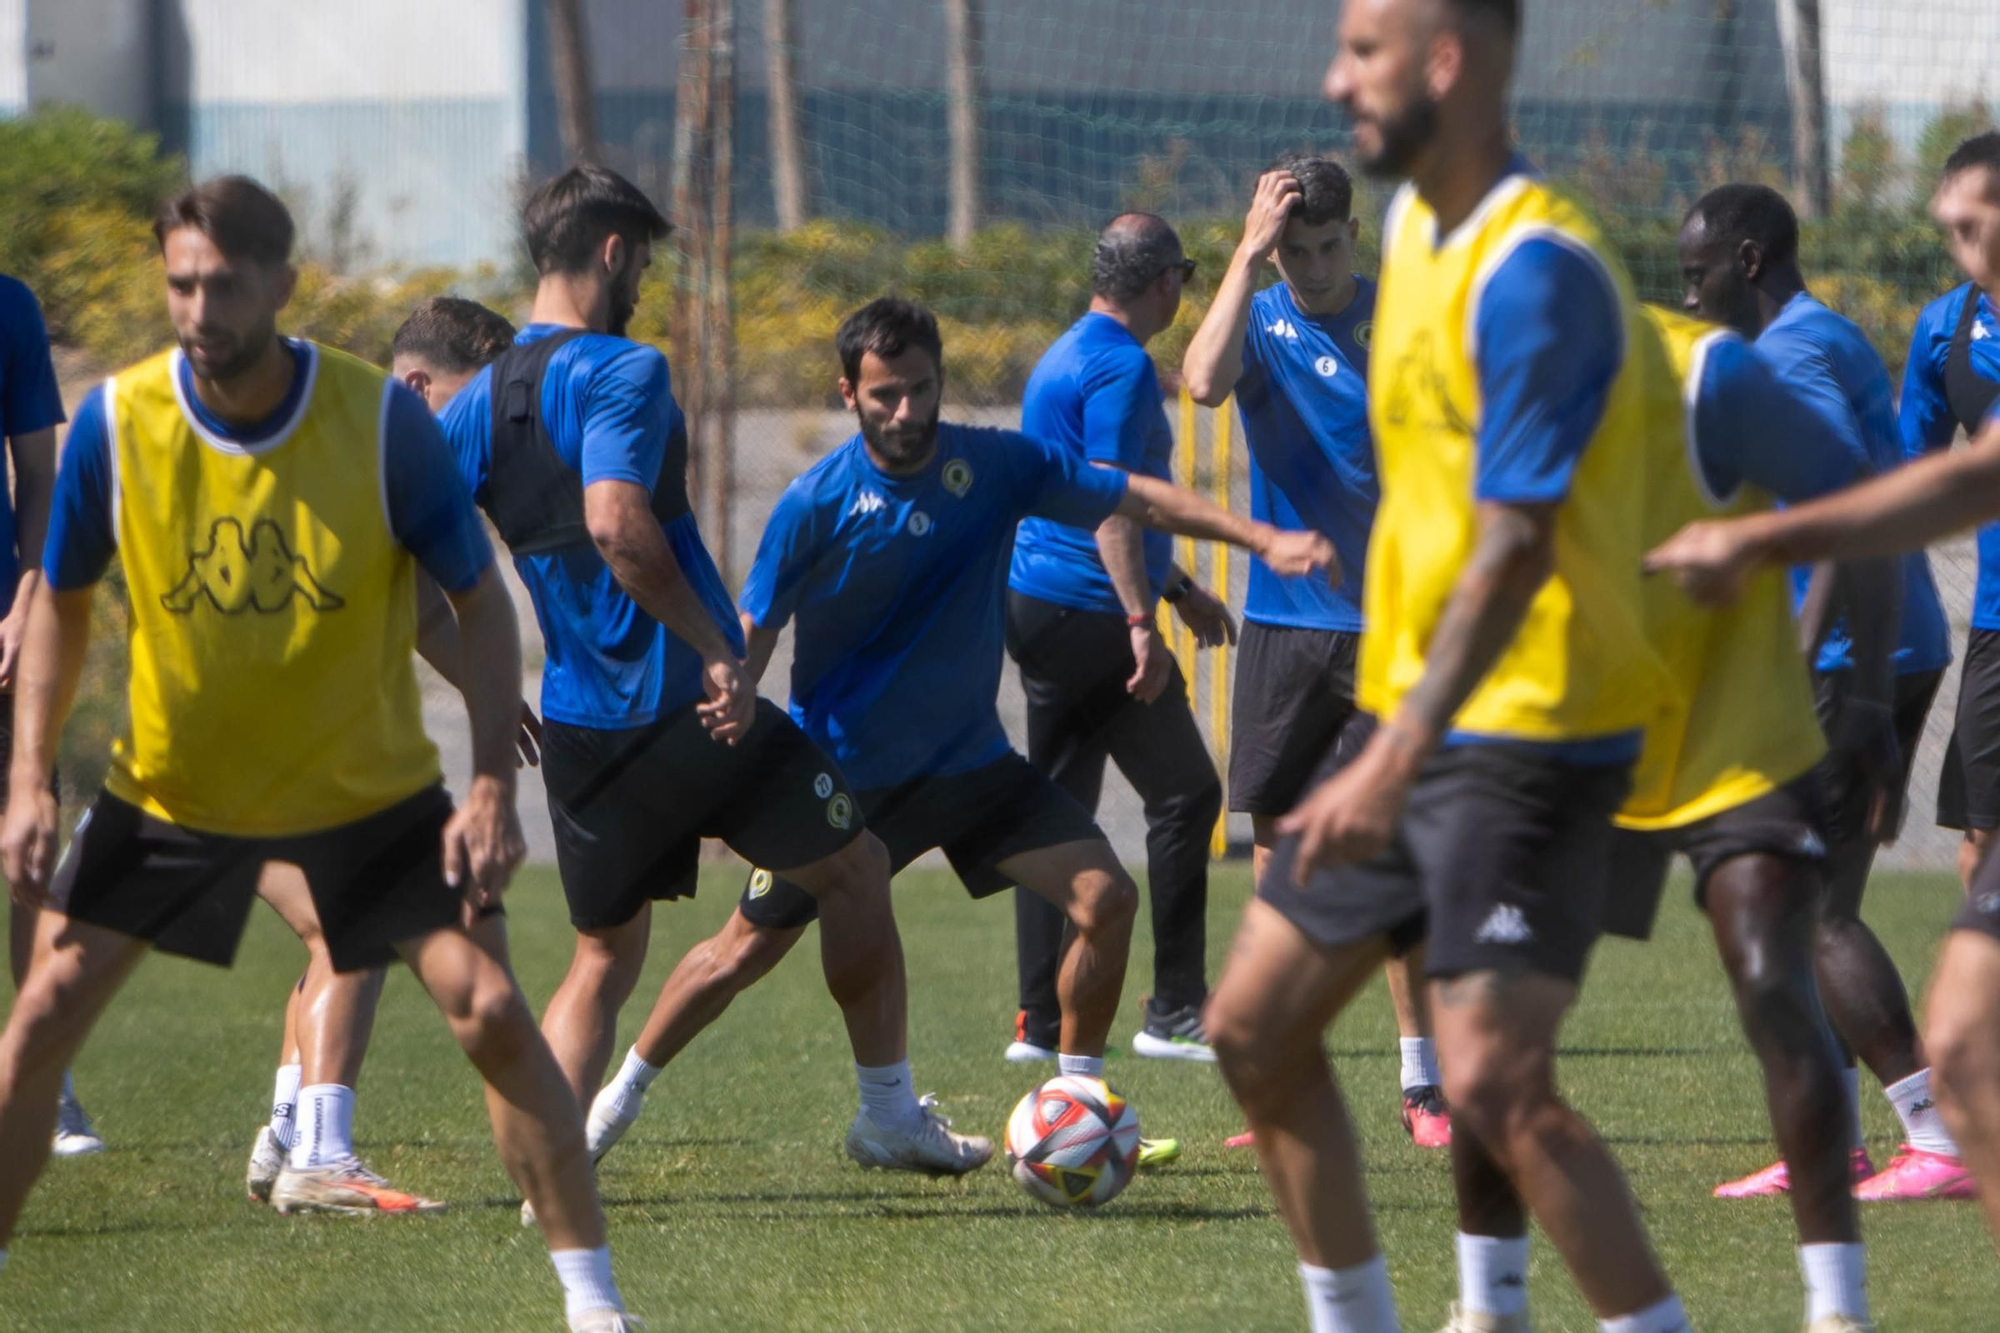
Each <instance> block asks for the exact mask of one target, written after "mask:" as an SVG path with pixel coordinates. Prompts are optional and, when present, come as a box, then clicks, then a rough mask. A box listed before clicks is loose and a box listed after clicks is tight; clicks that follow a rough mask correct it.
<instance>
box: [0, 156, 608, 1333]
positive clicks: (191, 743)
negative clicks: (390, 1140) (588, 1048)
mask: <svg viewBox="0 0 2000 1333" xmlns="http://www.w3.org/2000/svg"><path fill="white" fill-rule="evenodd" d="M155 232H156V234H157V236H158V238H159V241H160V244H161V248H162V253H163V256H164V260H165V270H166V280H167V307H168V312H169V314H170V315H171V317H172V319H173V324H174V331H175V333H176V335H177V337H178V339H179V342H180V346H179V347H178V348H176V349H174V350H173V351H171V352H167V353H162V354H161V355H159V356H157V357H154V358H152V359H150V360H147V361H143V362H141V363H140V364H138V365H137V366H133V367H131V368H129V369H127V370H124V371H121V372H119V373H118V374H117V375H115V376H113V377H112V378H111V379H110V380H108V381H107V382H106V383H105V385H104V386H103V387H102V388H100V389H98V390H95V391H93V392H92V393H91V394H90V395H89V396H88V397H87V398H86V399H85V400H84V402H83V404H82V405H81V406H80V407H79V409H78V412H77V420H76V422H75V424H74V426H73V427H72V429H71V432H70V438H69V443H68V447H67V448H66V449H65V450H64V454H63V461H62V469H61V472H60V475H59V478H58V481H57V485H56V493H55V498H54V504H53V518H52V521H51V524H50V530H49V540H48V546H47V552H46V556H45V563H44V571H45V583H44V586H43V587H42V588H41V589H39V590H37V592H36V594H35V600H34V604H33V608H32V610H31V612H30V616H29V623H28V634H27V638H26V640H25V642H24V644H23V647H22V654H21V699H20V711H19V717H18V723H19V730H18V736H17V739H18V744H17V745H16V747H15V750H14V755H13V762H12V774H11V792H12V796H11V799H10V801H9V803H8V806H7V814H6V819H5V823H4V826H0V854H3V855H4V858H5V863H6V869H7V873H8V879H9V880H10V881H11V882H12V884H13V887H14V893H15V894H16V895H17V896H18V897H20V898H22V899H24V900H27V901H30V902H37V901H41V902H45V904H46V906H45V910H44V912H43V917H42V922H41V925H40V930H39V933H38V935H37V937H36V941H35V959H34V964H33V966H32V967H31V968H30V969H29V973H28V980H27V985H26V987H25V988H24V989H23V990H22V992H21V994H20V995H19V997H17V999H16V1002H15V1006H14V1010H13V1012H12V1014H11V1015H10V1016H9V1018H8V1022H7V1027H6V1030H5V1032H4V1033H0V1244H4V1242H5V1240H6V1239H7V1238H8V1237H9V1236H11V1235H12V1233H13V1230H14V1227H15V1225H16V1224H17V1222H18V1221H19V1218H20V1212H21V1207H22V1204H23V1203H24V1201H25V1200H26V1198H27V1194H28V1191H29V1189H30V1188H31V1186H32V1185H33V1183H34V1180H35V1177H36V1176H37V1175H38V1174H39V1173H40V1170H41V1168H42V1165H43V1164H44V1162H45V1161H46V1157H47V1152H48V1144H49V1132H50V1128H51V1122H52V1121H53V1119H54V1117H55V1111H56V1095H57V1090H58V1088H59V1086H60V1084H61V1080H62V1070H63V1068H64V1067H65V1065H67V1063H68V1062H69V1060H70V1059H71V1058H72V1057H73V1056H74V1054H75V1053H76V1051H77V1049H78V1048H79V1047H80V1046H81V1045H82V1043H83V1041H84V1039H85V1038H86V1037H87V1035H88V1034H89V1031H90V1028H91V1026H92V1024H93V1023H94V1022H95V1021H96V1019H97V1017H98V1015H99V1014H100V1013H102V1012H103V1010H104V1007H105V1005H106V1004H107V1003H109V1001H110V1000H111V997H112V996H113V994H115V993H116V991H117V990H118V988H119V986H120V984H121V983H122V982H123V981H124V980H125V978H126V977H127V976H129V975H130V974H131V971H132V969H133V968H134V967H135V966H136V965H137V964H138V962H139V960H140V959H141V957H143V956H144V954H145V953H146V951H147V950H148V949H149V948H158V949H161V950H163V951H166V952H169V953H174V954H179V955H182V956H186V957H191V958H196V959H200V960H204V961H208V962H213V963H217V964H222V965H227V964H228V963H229V961H230V960H231V958H232V956H233V955H234V953H235V950H236V946H237V943H238V941H239V939H240V938H241V934H242V929H243V922H244V919H245V916H246V914H247V912H248V910H249V901H250V897H251V895H252V894H253V893H254V892H255V889H256V885H257V878H258V874H259V872H260V870H261V868H262V867H263V865H264V864H265V863H266V862H269V861H273V860H276V861H285V862H289V863H292V864H295V865H298V866H300V867H301V868H302V869H303V870H304V872H305V877H306V882H307V884H308V886H309V892H310V897H311V899H312V905H313V907H314V909H315V915H316V916H317V917H318V919H319V922H320V925H321V928H322V930H323V932H324V935H325V939H326V945H327V949H328V952H329V953H330V955H331V957H332V959H333V964H334V966H335V967H336V968H340V969H355V968H365V967H371V966H377V965H380V964H382V963H384V962H386V961H388V960H389V959H391V958H393V957H396V956H401V957H402V958H403V959H404V960H405V961H406V962H407V963H409V965H410V967H411V970H412V971H414V972H415V973H416V975H417V978H418V979H419V981H421V982H422V983H423V985H424V987H425V989H426V990H428V991H429V992H430V994H431V996H432V998H433V999H434V1000H435V1001H436V1003H437V1005H438V1007H439V1009H440V1010H441V1011H442V1012H443V1014H444V1015H445V1017H446V1019H447V1021H448V1022H449V1024H450V1026H451V1028H452V1032H453V1035H454V1036H455V1037H456V1038H457V1039H458V1041H459V1044H460V1045H461V1047H462V1048H463V1049H464V1050H465V1052H466V1054H467V1055H468V1056H469V1057H470V1058H471V1059H472V1061H473V1063H474V1064H475V1065H476V1066H477V1067H478V1069H479V1071H480V1073H481V1075H482V1076H483V1077H484V1079H485V1080H486V1087H487V1110H488V1114H489V1115H490V1116H491V1118H492V1122H493V1133H494V1140H495V1142H496V1144H497V1145H498V1147H499V1149H500V1153H501V1157H502V1159H503V1161H504V1162H505V1163H506V1165H507V1167H508V1169H509V1172H510V1174H512V1175H513V1177H514V1179H515V1182H516V1183H517V1184H518V1185H519V1186H520V1187H521V1189H522V1191H523V1192H524V1193H525V1194H526V1195H527V1196H528V1197H529V1198H530V1199H531V1200H533V1201H534V1202H535V1204H536V1205H537V1211H538V1214H539V1216H540V1217H541V1218H542V1223H543V1225H542V1231H543V1235H544V1237H545V1238H546V1239H547V1241H548V1243H549V1246H550V1249H551V1251H552V1253H553V1258H554V1261H555V1266H556V1270H557V1273H558V1275H559V1277H560V1278H561V1280H562V1285H563V1288H564V1292H565V1301H566V1307H567V1314H568V1318H569V1322H570V1327H571V1328H572V1329H573V1330H580V1331H581V1330H588V1331H590V1333H615V1331H616V1330H623V1329H625V1328H627V1327H628V1324H627V1322H626V1319H625V1316H624V1314H623V1305H622V1302H621V1300H620V1299H619V1296H618V1290H617V1287H616V1285H615V1284H614V1283H613V1281H612V1278H611V1259H610V1251H609V1249H608V1248H607V1247H606V1245H605V1239H604V1218H603V1214H602V1213H601V1212H600V1210H599V1208H598V1204H597V1195H596V1190H595V1187H594V1185H593V1183H592V1181H591V1177H590V1167H589V1159H588V1158H587V1157H586V1156H585V1155H584V1144H583V1118H582V1115H581V1113H580V1111H579V1110H578V1108H577V1105H576V1103H575V1101H574V1099H573V1098H572V1097H571V1096H570V1095H569V1094H568V1093H567V1091H566V1089H565V1088H564V1086H563V1083H562V1079H561V1072H560V1070H559V1069H558V1068H557V1066H556V1063H555V1061H554V1059H553V1058H552V1057H551V1056H550V1054H549V1049H548V1046H547V1044H546V1043H545V1042H543V1041H542V1040H541V1037H540V1034H539V1032H538V1031H537V1030H536V1027H535V1022H534V1015H533V1013H532V1012H531V1011H530V1010H529V1008H528V1005H527V1001H526V999H525V998H523V996H522V995H521V992H520V988H519V987H518V986H517V985H516V984H515V982H514V978H513V974H512V972H511V971H510V970H509V967H508V964H507V952H506V932H505V925H504V922H505V918H504V917H501V916H497V915H487V916H484V917H481V916H480V915H479V912H480V911H481V909H485V908H489V907H492V906H494V905H496V904H497V903H498V900H499V896H500V893H501V892H502V890H504V889H505V887H506V884H507V880H508V879H509V877H510V876H511V874H512V872H513V870H514V867H515V866H516V865H517V864H519V862H520V859H521V857H522V855H523V851H524V849H523V846H522V842H521V834H520V826H519V823H518V821H517V819H516V817H515V814H514V756H513V753H512V748H513V747H512V745H511V744H510V742H511V740H512V737H513V733H514V728H515V726H516V724H517V721H518V713H517V711H516V710H517V708H518V701H519V685H518V681H519V673H520V640H519V636H518V631H517V627H516V624H515V621H514V612H513V605H512V603H511V601H510V600H509V598H508V595H507V592H506V589H505V587H504V586H503V585H502V584H501V582H500V580H499V577H498V575H497V574H496V572H495V570H494V568H493V558H492V551H491V548H490V547H489V546H488V545H487V543H486V539H485V534H484V532H483V531H482V530H481V528H480V525H479V521H478V516H477V514H476V512H475V511H474V509H473V507H472V504H471V500H470V497H469V496H467V495H466V493H465V490H464V488H463V486H462V485H461V484H460V483H459V481H458V479H457V476H456V473H455V471H454V469H453V467H452V459H451V455H450V452H449V450H448V449H447V448H446V446H445V444H444V441H443V440H442V439H441V438H440V437H439V434H438V430H437V427H436V425H435V423H434V422H433V421H432V419H431V416H430V414H429V413H428V412H427V411H425V410H424V405H423V403H422V401H421V400H420V399H418V398H417V397H416V396H415V395H414V394H411V393H409V392H408V390H406V389H404V388H403V387H402V386H400V385H398V384H396V383H395V382H394V381H392V380H390V379H389V378H388V377H387V376H385V375H384V374H383V373H382V372H381V371H379V370H376V369H374V368H372V367H370V366H367V365H365V364H363V363H361V362H359V361H356V360H353V359H352V358H350V357H346V356H343V355H342V354H340V353H338V352H334V351H330V350H328V349H325V348H321V347H318V346H315V345H314V344H312V343H308V342H299V341H293V340H289V339H284V338H281V337H279V336H278V333H277V327H276V322H277V318H278V315H279V313H280V312H281V311H282V310H283V308H284V305H285V303H286V300H287V298H289V296H290V295H291V291H292V285H293V282H294V279H295V272H294V270H293V269H292V267H291V265H290V263H289V255H290V251H291V243H292V235H293V230H292V222H291V218H290V217H289V215H288V214H287V213H286V212H285V208H284V206H283V205H282V204H280V203H279V202H278V201H277V199H276V198H274V197H273V196H272V195H271V194H270V193H268V192H267V191H265V190H264V189H263V188H262V187H261V186H259V185H257V184H256V183H255V182H253V181H250V180H248V179H246V178H244V177H222V178H219V179H216V180H211V181H208V182H205V183H203V184H201V185H198V186H195V187H194V188H192V189H190V190H188V191H187V192H185V193H183V194H181V195H178V196H176V197H175V198H174V199H172V200H170V201H169V202H168V203H166V204H165V205H164V206H163V208H162V209H161V212H160V215H159V218H158V221H157V222H156V224H155ZM141 497H143V503H141V502H139V499H140V498H141ZM114 556H115V557H116V558H117V559H118V560H119V561H120V563H121V564H122V566H123V568H124V572H125V578H126V583H127V586H128V588H129V590H130V605H131V617H132V629H131V649H132V664H131V674H130V686H129V694H130V699H129V703H130V721H129V722H128V724H127V727H126V730H125V734H124V736H123V738H122V739H121V740H120V741H119V743H118V744H117V746H116V747H115V748H114V750H113V755H112V768H111V773H110V776H109V777H108V778H107V780H106V783H105V789H104V791H103V792H102V793H100V794H99V795H98V797H97V798H96V800H95V801H94V802H93V803H92V805H91V807H90V809H89V811H88V812H87V813H86V814H85V816H84V818H83V820H82V821H80V822H79V824H78V826H77V830H76V833H75V837H74V840H73V841H72V843H71V845H70V848H69V852H68V854H67V855H66V856H65V857H64V859H63V861H62V864H61V866H60V868H58V867H57V866H56V865H55V850H56V808H55V802H54V800H53V798H51V797H50V796H49V795H48V794H47V792H46V789H45V787H44V785H43V784H44V783H45V782H46V779H47V777H48V773H49V770H50V764H51V760H52V758H53V755H54V752H55V744H56V737H57V733H58V731H59V729H60V727H61V723H62V719H63V715H64V713H65V712H66V711H67V710H68V706H69V703H70V700H71V699H72V698H73V697H74V694H75V690H76V686H77V681H78V678H79V676H80V675H81V673H82V669H83V662H84V652H85V649H86V647H87V645H88V641H89V627H90V611H91V602H92V597H93V592H94V588H95V585H96V583H97V582H98V581H99V579H100V578H101V577H102V576H103V574H104V571H105V569H106V568H107V567H108V566H109V564H110V562H111V560H112V559H113V558H114ZM420 563H421V564H422V565H423V566H424V568H425V569H426V570H427V572H428V573H429V574H430V575H431V577H432V578H434V579H435V580H436V581H437V583H438V584H439V586H440V587H441V588H443V589H444V591H445V594H446V596H447V597H449V598H450V599H451V603H452V607H453V610H454V611H455V612H456V613H457V616H458V623H459V628H460V632H461V635H462V637H463V641H464V660H465V663H466V666H467V671H466V675H465V679H464V689H465V694H466V697H467V701H468V703H467V708H468V711H469V712H470V714H471V717H472V735H473V767H474V776H473V778H472V782H471V785H470V786H469V787H468V788H467V790H466V793H465V799H464V802H463V803H462V804H460V805H458V806H457V807H456V808H454V806H453V802H452V800H451V798H450V797H449V796H448V795H446V793H445V790H444V787H443V785H442V782H441V780H440V775H439V770H438V759H437V751H436V749H435V747H433V746H432V745H431V743H430V741H429V739H428V738H427V737H426V736H425V735H424V733H423V724H422V715H421V708H420V701H419V698H418V693H417V683H416V675H415V668H414V665H413V663H412V660H411V653H412V649H413V646H414V645H413V642H412V641H413V639H414V636H415V626H416V609H415V596H416V594H415V576H416V570H417V566H418V565H419V564H420ZM343 1173H344V1172H343V1168H339V1167H336V1168H330V1169H329V1170H328V1171H327V1172H326V1174H327V1175H328V1176H329V1177H336V1176H338V1175H340V1174H343Z"/></svg>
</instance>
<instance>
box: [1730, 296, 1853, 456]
mask: <svg viewBox="0 0 2000 1333" xmlns="http://www.w3.org/2000/svg"><path fill="white" fill-rule="evenodd" d="M1755 347H1756V351H1757V355H1758V356H1760V357H1762V358H1763V359H1764V364H1765V365H1767V366H1769V367H1770V368H1771V370H1772V371H1773V373H1775V374H1776V375H1777V377H1778V379H1779V381H1780V382H1781V383H1783V384H1784V386H1785V387H1786V388H1787V389H1789V390H1791V392H1792V394H1793V395H1794V396H1795V397H1797V398H1798V399H1799V400H1800V401H1801V402H1803V403H1804V404H1805V405H1806V406H1807V407H1809V408H1811V409H1812V411H1813V413H1814V414H1815V415H1816V416H1818V417H1819V419H1820V427H1821V429H1822V430H1824V431H1826V432H1828V433H1830V434H1831V436H1832V438H1833V440H1834V442H1835V443H1836V444H1838V445H1839V446H1840V447H1841V448H1842V449H1845V450H1846V451H1847V453H1848V454H1849V456H1850V457H1852V458H1853V459H1854V466H1855V468H1856V469H1857V470H1858V471H1859V472H1860V473H1868V472H1873V471H1874V470H1875V459H1874V455H1872V454H1871V453H1869V451H1868V439H1867V436H1866V435H1865V434H1863V432H1862V426H1861V419H1860V418H1859V417H1857V416H1856V415H1855V412H1854V404H1853V402H1851V401H1850V400H1849V399H1848V396H1847V390H1845V389H1844V388H1842V387H1841V384H1840V375H1839V372H1838V371H1836V370H1835V369H1834V364H1833V357H1832V354H1831V353H1830V351H1829V350H1828V348H1827V347H1826V346H1825V345H1824V344H1823V343H1820V342H1818V341H1816V340H1814V339H1813V338H1811V337H1809V336H1806V335H1805V333H1804V331H1803V330H1799V329H1796V328H1791V327H1779V326H1775V325H1774V326H1773V327H1771V328H1770V329H1767V330H1766V331H1765V333H1764V334H1763V336H1762V337H1760V338H1758V340H1757V342H1756V344H1755Z"/></svg>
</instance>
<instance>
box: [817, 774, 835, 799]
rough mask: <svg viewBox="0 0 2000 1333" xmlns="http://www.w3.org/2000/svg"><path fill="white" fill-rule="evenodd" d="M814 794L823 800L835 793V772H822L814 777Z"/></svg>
mask: <svg viewBox="0 0 2000 1333" xmlns="http://www.w3.org/2000/svg"><path fill="white" fill-rule="evenodd" d="M813 795H815V796H817V797H819V798H820V799H821V800H822V801H824V800H825V799H826V798H827V797H829V796H831V795H833V774H831V773H822V774H820V775H819V776H818V777H816V778H814V779H813Z"/></svg>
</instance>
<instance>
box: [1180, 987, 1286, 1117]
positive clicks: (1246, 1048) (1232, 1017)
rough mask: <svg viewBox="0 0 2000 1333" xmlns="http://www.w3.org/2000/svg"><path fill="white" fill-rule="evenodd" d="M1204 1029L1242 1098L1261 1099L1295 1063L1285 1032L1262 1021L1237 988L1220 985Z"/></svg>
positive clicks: (1212, 997)
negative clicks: (1239, 994) (1288, 1051)
mask: <svg viewBox="0 0 2000 1333" xmlns="http://www.w3.org/2000/svg"><path fill="white" fill-rule="evenodd" d="M1202 1026H1203V1030H1204V1031H1206V1032H1207V1033H1208V1043H1209V1046H1210V1048H1211V1049H1212V1050H1214V1052H1215V1059H1216V1063H1217V1064H1218V1065H1220V1066H1221V1068H1222V1076H1223V1078H1224V1079H1226V1080H1228V1083H1229V1086H1230V1089H1231V1091H1233V1092H1234V1093H1235V1094H1236V1096H1237V1098H1238V1099H1239V1100H1242V1101H1245V1102H1246V1103H1247V1102H1251V1101H1257V1100H1261V1099H1262V1098H1263V1097H1265V1096H1266V1095H1268V1094H1269V1093H1270V1092H1271V1091H1272V1090H1273V1089H1274V1088H1275V1086H1276V1085H1278V1084H1280V1083H1282V1082H1283V1081H1284V1074H1285V1072H1286V1070H1287V1069H1288V1068H1289V1067H1290V1066H1291V1065H1292V1063H1293V1062H1292V1061H1291V1059H1290V1058H1289V1057H1288V1056H1287V1055H1286V1053H1285V1051H1284V1049H1283V1048H1284V1046H1285V1042H1284V1041H1283V1034H1279V1033H1275V1032H1273V1031H1271V1030H1270V1025H1269V1024H1265V1023H1259V1022H1257V1020H1256V1016H1255V1014H1253V1013H1252V1011H1251V1009H1250V1006H1248V1005H1247V1004H1245V1003H1243V1002H1242V999H1241V998H1240V997H1239V996H1238V995H1237V994H1236V993H1235V991H1234V989H1233V988H1223V989H1218V990H1216V991H1214V992H1213V993H1211V994H1210V995H1209V997H1208V1004H1207V1005H1206V1006H1205V1007H1204V1008H1203V1010H1202Z"/></svg>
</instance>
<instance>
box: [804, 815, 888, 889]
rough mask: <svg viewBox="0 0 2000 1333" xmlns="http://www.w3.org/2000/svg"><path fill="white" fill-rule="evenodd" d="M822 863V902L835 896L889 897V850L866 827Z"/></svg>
mask: <svg viewBox="0 0 2000 1333" xmlns="http://www.w3.org/2000/svg"><path fill="white" fill-rule="evenodd" d="M822 864H823V867H824V870H825V874H824V876H823V877H822V881H823V886H822V887H821V888H820V891H819V898H820V901H821V902H822V903H824V902H825V901H826V899H827V898H828V897H829V896H833V895H839V896H841V897H844V898H846V899H847V900H848V901H850V902H865V901H871V900H873V899H877V898H881V899H886V898H887V897H888V896H889V849H888V848H887V847H884V846H883V845H882V840H881V839H880V838H878V837H876V836H875V835H874V834H872V833H869V832H867V831H866V830H864V831H863V832H862V834H861V836H860V837H858V838H856V839H854V841H852V842H850V843H848V844H847V845H846V846H845V847H843V848H841V849H840V850H839V851H837V852H835V853H834V854H833V855H832V856H829V857H828V858H827V859H826V860H825V862H823V863H822Z"/></svg>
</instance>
